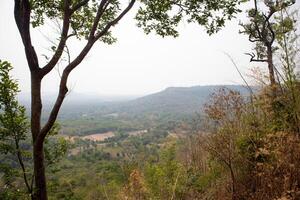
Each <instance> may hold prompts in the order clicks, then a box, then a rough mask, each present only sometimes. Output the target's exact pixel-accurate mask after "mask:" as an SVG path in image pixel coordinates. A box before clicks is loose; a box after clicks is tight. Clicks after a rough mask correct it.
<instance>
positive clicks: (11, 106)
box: [0, 60, 31, 198]
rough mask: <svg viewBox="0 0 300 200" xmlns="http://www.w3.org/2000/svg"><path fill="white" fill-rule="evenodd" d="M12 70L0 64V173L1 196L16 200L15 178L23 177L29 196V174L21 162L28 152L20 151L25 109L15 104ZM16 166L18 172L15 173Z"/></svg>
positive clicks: (3, 62)
mask: <svg viewBox="0 0 300 200" xmlns="http://www.w3.org/2000/svg"><path fill="white" fill-rule="evenodd" d="M11 70H12V66H11V64H10V63H8V62H6V61H1V60H0V156H1V157H0V159H1V160H2V161H1V165H0V170H1V171H0V172H1V173H2V174H3V179H2V180H3V181H4V182H3V185H4V189H3V191H1V194H3V195H8V196H10V197H9V198H16V197H14V195H13V194H14V193H15V194H16V195H19V194H20V193H22V192H21V191H19V189H20V188H18V187H14V181H15V180H16V178H17V177H24V180H23V181H24V183H25V184H26V187H27V188H26V189H27V190H28V193H31V186H30V183H29V180H28V174H27V173H28V172H27V171H26V169H25V167H26V166H25V164H24V162H25V161H24V158H25V157H27V156H26V155H27V154H28V152H27V151H26V150H25V149H23V148H22V143H24V141H25V139H26V138H27V133H28V128H29V126H28V121H27V117H26V115H25V108H24V107H23V106H21V105H19V102H18V101H17V97H16V96H17V93H18V92H19V89H18V84H17V82H16V80H14V79H12V77H11V76H10V71H11ZM17 166H18V167H19V168H21V170H20V171H19V170H17V169H16V167H17ZM10 190H12V191H14V192H12V191H10ZM21 190H23V188H21ZM23 192H24V191H23ZM9 193H10V194H9ZM3 198H8V197H3Z"/></svg>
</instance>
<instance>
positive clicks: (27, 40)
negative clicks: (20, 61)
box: [14, 0, 39, 71]
mask: <svg viewBox="0 0 300 200" xmlns="http://www.w3.org/2000/svg"><path fill="white" fill-rule="evenodd" d="M30 12H31V8H30V2H29V0H15V8H14V17H15V21H16V24H17V27H18V30H19V32H20V35H21V38H22V42H23V45H24V47H25V54H26V58H27V62H28V66H29V69H30V71H37V70H39V63H38V57H37V54H36V52H35V50H34V47H33V46H32V42H31V35H30Z"/></svg>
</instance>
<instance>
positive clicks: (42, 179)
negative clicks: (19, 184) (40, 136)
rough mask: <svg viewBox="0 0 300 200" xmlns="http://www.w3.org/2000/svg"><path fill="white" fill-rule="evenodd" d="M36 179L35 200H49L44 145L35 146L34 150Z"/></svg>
mask: <svg viewBox="0 0 300 200" xmlns="http://www.w3.org/2000/svg"><path fill="white" fill-rule="evenodd" d="M33 159H34V177H35V189H36V191H35V193H34V196H35V199H37V200H47V185H46V174H45V165H44V145H43V143H41V144H39V145H35V146H34V149H33Z"/></svg>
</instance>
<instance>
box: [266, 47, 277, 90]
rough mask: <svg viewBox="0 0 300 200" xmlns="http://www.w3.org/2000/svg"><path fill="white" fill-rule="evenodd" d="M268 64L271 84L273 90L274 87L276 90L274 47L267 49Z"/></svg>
mask: <svg viewBox="0 0 300 200" xmlns="http://www.w3.org/2000/svg"><path fill="white" fill-rule="evenodd" d="M267 62H268V69H269V78H270V84H271V87H272V88H273V87H274V88H275V85H276V80H275V72H274V65H273V52H272V46H268V47H267ZM274 88H273V89H274Z"/></svg>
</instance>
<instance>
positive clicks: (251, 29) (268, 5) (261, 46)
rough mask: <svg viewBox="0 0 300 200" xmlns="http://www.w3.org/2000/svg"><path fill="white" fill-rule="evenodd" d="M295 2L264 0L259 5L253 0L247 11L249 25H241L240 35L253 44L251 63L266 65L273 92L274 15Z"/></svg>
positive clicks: (275, 30) (274, 81)
mask: <svg viewBox="0 0 300 200" xmlns="http://www.w3.org/2000/svg"><path fill="white" fill-rule="evenodd" d="M294 3H295V0H279V1H278V0H276V1H275V0H265V1H263V2H262V4H260V2H259V1H257V0H253V4H254V6H253V8H252V9H250V10H249V11H248V18H249V23H247V24H242V27H243V29H244V30H243V31H242V33H244V34H246V35H248V36H249V41H250V42H253V43H254V44H255V48H254V49H255V51H256V53H249V54H248V55H250V56H251V59H250V61H251V62H265V63H267V65H268V71H269V79H270V85H271V86H272V88H273V90H274V89H275V85H276V82H277V81H276V76H275V74H276V68H275V66H274V58H273V57H274V56H273V54H274V52H275V50H276V44H275V43H276V37H277V35H278V32H277V28H276V26H277V25H278V23H276V19H275V17H276V15H278V14H280V12H282V11H283V10H284V9H286V8H287V7H289V6H291V5H293V4H294Z"/></svg>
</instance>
